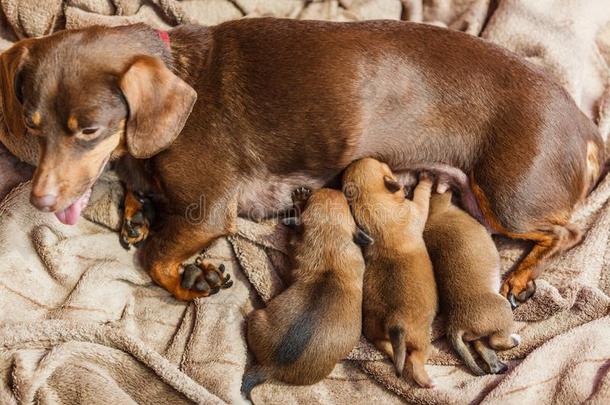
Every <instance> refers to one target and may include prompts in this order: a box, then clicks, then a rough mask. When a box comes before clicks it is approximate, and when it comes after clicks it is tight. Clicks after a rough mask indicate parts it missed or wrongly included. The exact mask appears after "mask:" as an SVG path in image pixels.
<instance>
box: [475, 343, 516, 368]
mask: <svg viewBox="0 0 610 405" xmlns="http://www.w3.org/2000/svg"><path fill="white" fill-rule="evenodd" d="M473 345H474V349H475V350H476V351H477V353H479V356H481V358H482V359H483V361H484V362H485V364H487V367H488V368H489V371H490V372H491V373H492V374H502V373H504V372H505V371H506V370H507V369H508V366H507V365H506V364H505V363H503V362H501V361H500V360H499V359H498V355H497V354H496V352H495V350H492V349H490V348H489V347H487V346H486V345H485V343H483V341H481V339H478V340H475V341H474V342H473Z"/></svg>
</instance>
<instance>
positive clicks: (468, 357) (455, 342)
mask: <svg viewBox="0 0 610 405" xmlns="http://www.w3.org/2000/svg"><path fill="white" fill-rule="evenodd" d="M447 336H448V337H449V340H450V341H451V345H452V346H453V348H454V349H455V351H456V352H457V354H458V355H459V356H460V357H461V358H462V360H463V361H464V364H466V367H468V368H469V369H470V371H472V372H473V373H474V374H476V375H485V374H486V373H485V372H484V371H483V370H482V369H481V367H479V365H478V364H477V362H476V361H475V359H474V357H472V353H471V352H470V349H469V348H468V346H467V345H466V343H465V342H464V339H463V332H449V333H448V334H447Z"/></svg>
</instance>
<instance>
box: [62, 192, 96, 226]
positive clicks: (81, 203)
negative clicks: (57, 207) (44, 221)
mask: <svg viewBox="0 0 610 405" xmlns="http://www.w3.org/2000/svg"><path fill="white" fill-rule="evenodd" d="M89 197H91V190H89V191H87V192H86V193H85V194H83V195H82V196H80V198H79V199H78V200H76V201H74V202H73V203H72V204H71V205H70V206H69V207H68V208H66V209H64V210H61V211H57V212H56V213H55V216H56V217H57V219H59V222H61V223H62V224H66V225H74V224H76V223H77V222H78V219H79V218H80V213H81V211H82V210H83V209H84V208H85V207H86V206H87V203H88V202H89Z"/></svg>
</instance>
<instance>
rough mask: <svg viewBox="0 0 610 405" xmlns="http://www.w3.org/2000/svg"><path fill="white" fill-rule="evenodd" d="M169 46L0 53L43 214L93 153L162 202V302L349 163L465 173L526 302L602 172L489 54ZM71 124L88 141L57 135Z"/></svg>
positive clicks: (280, 26)
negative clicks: (511, 253)
mask: <svg viewBox="0 0 610 405" xmlns="http://www.w3.org/2000/svg"><path fill="white" fill-rule="evenodd" d="M169 36H170V42H171V49H168V48H167V47H166V45H165V43H164V42H163V41H162V40H160V39H159V36H158V34H157V33H156V32H155V31H154V30H152V29H150V28H148V27H146V26H144V25H133V26H124V27H113V28H104V27H90V28H86V29H82V30H74V31H63V32H60V33H57V34H54V35H52V36H49V37H45V38H37V39H27V40H24V41H20V42H19V43H17V44H15V45H14V46H13V47H12V48H11V49H9V50H7V51H6V52H4V53H3V54H2V57H1V60H0V62H1V66H0V68H1V69H0V71H1V73H2V80H0V85H1V86H2V95H3V97H2V104H3V105H2V107H3V110H4V115H5V117H6V122H7V125H8V126H9V128H10V130H11V132H12V133H13V136H14V137H16V138H18V139H20V142H22V143H23V144H32V143H34V142H38V143H40V145H41V149H40V150H41V153H40V159H39V165H38V170H37V173H36V175H35V176H34V182H33V192H32V196H33V198H32V201H33V202H34V203H35V204H38V205H39V206H42V204H41V202H42V200H41V198H40V196H41V195H42V194H44V193H49V192H51V193H56V194H57V201H56V204H55V205H54V206H47V207H45V209H47V210H51V211H53V210H56V209H60V208H62V207H64V206H66V205H68V204H69V203H70V202H72V201H75V199H76V198H77V197H78V196H79V195H81V194H82V193H83V190H84V189H86V188H87V187H89V186H90V185H91V184H92V183H93V182H94V181H95V178H96V176H97V174H98V173H99V171H100V170H101V169H102V167H103V166H104V164H105V162H106V161H107V160H108V159H109V158H110V157H111V156H112V158H114V159H116V162H115V164H116V165H117V166H125V165H128V166H129V167H135V166H141V167H142V168H143V169H144V170H145V172H144V173H143V174H136V173H133V172H129V171H125V170H123V171H122V172H123V173H127V175H125V176H124V178H123V180H124V181H125V182H126V184H127V186H128V187H131V188H133V189H135V190H140V191H143V190H144V189H145V188H150V187H151V184H152V185H154V188H155V190H156V191H157V192H159V193H160V194H162V195H163V196H164V199H165V200H166V201H167V206H166V209H164V212H165V213H164V215H163V216H164V225H163V226H162V227H161V229H160V231H159V232H158V233H155V234H154V235H151V237H150V238H149V240H148V241H147V243H146V246H145V247H144V249H143V252H142V254H143V264H144V265H145V266H146V267H147V268H148V270H149V271H150V273H151V275H152V277H153V279H154V280H155V281H157V282H158V283H160V284H161V285H162V286H163V287H165V288H166V289H167V290H169V291H171V292H172V293H173V294H174V295H175V296H176V297H177V298H179V299H185V300H190V299H193V298H196V297H199V296H204V294H202V293H201V292H198V291H195V290H189V289H184V288H182V287H181V286H180V264H181V262H182V261H183V260H185V259H186V258H188V257H189V256H191V255H192V254H194V253H196V252H197V251H199V250H200V249H201V248H203V247H205V246H206V245H208V244H209V243H210V242H211V241H212V240H213V239H214V238H217V237H219V236H222V235H226V234H228V233H231V232H232V231H233V230H234V221H235V217H236V216H237V215H238V214H239V215H246V216H251V217H253V218H261V217H264V216H269V215H274V214H275V213H277V212H278V211H281V210H283V209H285V208H287V207H289V206H290V192H291V191H292V189H294V188H295V187H296V186H299V185H304V186H308V187H311V188H318V187H320V186H322V185H324V184H326V183H327V182H329V181H331V180H332V179H334V178H336V177H337V176H338V175H339V174H340V172H341V171H342V170H343V169H344V168H345V167H346V166H347V165H348V164H349V163H350V162H352V161H354V160H357V159H359V158H362V157H367V156H372V157H376V158H378V159H380V160H383V161H385V162H387V163H388V164H389V165H390V167H391V168H392V169H393V170H395V171H401V170H408V169H409V168H412V167H425V166H426V165H434V164H444V165H449V166H454V167H457V168H459V169H460V170H462V171H464V172H465V173H467V174H468V175H469V176H471V179H472V184H473V185H476V187H477V188H478V190H479V192H478V193H477V194H476V195H477V199H478V202H479V203H481V202H484V203H485V204H486V205H487V208H488V209H487V210H486V211H485V212H486V213H487V215H486V216H485V217H486V219H487V220H488V221H494V222H495V223H497V224H498V225H500V226H501V229H500V232H504V233H505V234H507V235H513V236H514V237H520V238H524V239H532V240H534V241H535V243H536V247H535V248H534V250H533V251H532V254H531V255H530V257H529V258H528V259H527V261H525V262H523V263H522V264H521V266H520V267H519V269H518V270H517V272H516V273H514V274H513V275H511V276H510V277H509V278H508V279H507V280H506V283H505V285H504V289H503V293H504V294H505V295H507V296H516V297H521V298H523V299H526V298H527V297H528V296H529V294H530V291H528V287H527V286H528V284H529V283H530V282H531V280H532V279H533V278H534V277H536V275H537V274H538V273H539V272H540V270H541V269H542V265H543V263H544V261H545V260H546V259H547V258H548V257H551V256H552V255H554V254H556V253H558V252H560V251H562V250H565V249H567V248H569V247H570V246H572V245H573V244H574V242H575V241H577V239H578V238H577V236H578V235H577V234H575V233H574V232H572V227H571V225H570V224H569V223H568V222H567V218H568V217H569V216H570V213H571V212H572V210H573V208H574V206H575V205H576V204H577V203H578V202H579V201H581V200H582V198H583V196H584V195H585V194H586V193H587V192H588V191H589V190H590V188H591V187H592V183H594V181H595V180H594V179H596V178H597V177H598V175H599V169H596V167H598V166H603V162H605V158H604V156H603V153H604V152H603V151H604V147H603V145H602V141H601V138H600V136H599V134H598V132H597V129H596V128H595V126H594V125H593V123H592V122H590V120H588V119H587V118H586V117H585V116H584V115H583V114H582V112H581V111H580V110H579V109H578V107H577V106H576V105H575V103H574V102H573V100H572V99H571V98H570V97H569V95H568V94H567V93H566V92H565V91H564V90H563V89H562V88H561V86H560V85H559V84H557V83H556V82H555V81H553V80H552V79H551V78H549V77H548V76H547V75H546V74H545V73H544V72H543V71H542V70H541V69H539V68H537V67H535V66H533V65H531V64H529V63H527V62H524V61H522V60H521V59H519V58H518V57H517V56H515V55H513V54H511V53H510V52H508V51H506V50H503V49H501V48H499V47H497V46H494V45H493V44H491V43H489V42H486V41H483V40H480V39H478V38H474V37H471V36H469V35H465V34H462V33H459V32H454V31H450V30H444V29H440V28H436V27H431V26H426V25H421V24H411V23H404V22H392V21H370V22H361V23H331V22H322V21H293V20H277V19H268V18H265V19H243V20H239V21H231V22H227V23H223V24H220V25H218V26H215V27H198V26H184V27H178V28H175V29H173V30H171V31H170V32H169ZM295 44H298V45H295ZM431 49H434V52H430V50H431ZM127 76H132V78H133V86H131V87H130V85H129V84H128V83H127V81H126V79H125V77H127ZM130 83H131V80H130ZM83 89H86V91H83ZM193 91H194V92H193ZM195 93H196V94H197V100H196V102H195V104H194V105H193V106H192V113H191V114H190V116H189V114H188V113H189V111H190V106H191V105H190V103H191V102H192V100H193V95H194V94H195ZM134 94H135V96H134ZM143 100H149V101H150V100H152V102H150V103H147V102H142V101H143ZM170 101H171V103H170ZM35 112H38V113H39V114H40V125H39V126H38V127H37V128H32V129H31V130H29V131H28V132H27V133H26V131H25V126H24V121H26V122H30V121H32V120H31V118H32V114H34V113H35ZM72 114H73V115H74V116H75V118H76V120H77V123H78V124H79V126H83V128H84V127H85V126H92V125H93V126H97V127H100V128H101V130H100V131H99V132H98V133H97V135H95V136H94V137H93V139H81V138H83V137H82V136H81V135H82V134H80V133H78V132H77V133H73V134H69V133H68V132H67V131H68V128H67V126H66V123H67V120H68V117H69V116H70V115H72ZM187 117H188V119H187ZM125 119H126V120H127V121H126V127H125V129H124V130H123V129H121V128H120V126H119V123H120V122H121V121H122V120H125ZM134 120H136V121H137V122H136V121H134ZM142 120H144V121H142ZM32 123H33V122H32ZM182 124H184V128H182ZM80 129H82V128H80ZM149 131H150V132H149ZM117 133H118V134H119V135H120V136H117V135H114V134H117ZM177 133H179V134H180V135H179V136H177ZM146 136H148V138H146ZM85 138H86V137H85ZM172 140H173V143H172ZM113 148H114V150H112V149H113ZM164 148H167V149H164ZM157 152H159V153H157ZM516 156H518V157H519V158H518V160H516V159H515V157H516ZM134 157H137V158H142V157H147V158H149V159H145V162H146V163H145V164H141V165H139V164H136V165H134V164H132V163H130V162H131V161H133V160H136V159H134ZM193 213H195V215H193ZM188 218H190V219H188ZM558 218H560V219H561V220H559V221H558V220H557V219H558ZM541 235H543V236H544V237H541ZM569 235H574V237H570V236H569ZM532 236H533V237H532Z"/></svg>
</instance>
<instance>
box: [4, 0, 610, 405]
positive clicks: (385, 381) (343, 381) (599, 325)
mask: <svg viewBox="0 0 610 405" xmlns="http://www.w3.org/2000/svg"><path fill="white" fill-rule="evenodd" d="M403 3H404V4H403ZM424 3H425V4H422V2H421V0H420V1H409V0H403V1H402V2H401V1H399V0H377V1H373V0H370V1H369V0H341V1H339V0H329V1H313V2H311V1H300V0H232V1H228V0H205V1H194V0H186V1H182V2H176V1H172V0H152V1H143V0H112V1H111V0H101V1H95V0H71V1H67V2H64V3H62V2H60V1H58V0H54V1H49V2H45V4H44V6H41V2H38V1H36V0H0V6H1V8H2V15H1V17H0V23H2V27H1V29H0V37H1V38H2V39H0V45H4V46H7V45H9V44H10V42H12V41H15V40H16V39H17V38H21V37H26V36H37V35H44V34H48V33H51V32H52V31H54V30H56V29H59V28H63V27H69V28H73V27H80V26H86V25H89V24H92V23H102V24H124V23H128V22H135V21H145V22H148V23H150V24H152V25H155V26H157V27H168V26H170V25H174V24H177V23H180V22H187V21H194V22H200V23H204V24H215V23H218V22H221V21H225V20H229V19H234V18H239V17H241V16H243V15H248V16H260V15H276V16H282V17H292V18H323V19H333V20H342V21H346V20H357V19H367V18H393V19H398V18H401V16H402V17H403V18H410V19H413V20H416V21H421V20H423V21H426V22H430V23H434V24H438V25H447V26H449V27H451V28H453V29H461V30H465V31H467V32H469V33H471V34H473V35H481V36H483V37H485V38H486V39H488V40H491V41H494V42H497V43H499V44H501V45H504V46H506V47H508V48H510V49H512V50H514V51H516V52H518V53H520V54H522V55H523V56H525V57H528V58H529V59H530V60H532V61H534V62H535V63H539V64H541V65H543V66H546V67H547V68H548V69H549V72H550V73H551V74H554V75H555V76H556V77H557V79H558V80H560V81H561V83H562V84H564V86H566V88H567V89H568V90H569V91H570V93H571V94H572V96H573V97H574V98H575V100H576V101H577V102H578V104H579V105H580V106H581V108H582V109H583V111H585V113H587V114H588V115H589V116H590V117H591V118H592V119H593V120H594V121H595V122H596V123H597V124H598V125H599V127H600V129H601V130H602V133H603V134H604V135H607V134H608V131H610V86H609V76H610V72H609V70H608V63H609V61H610V25H609V24H608V22H609V21H610V7H608V4H607V0H589V1H586V2H584V1H576V0H541V1H536V2H533V1H527V0H505V1H499V2H490V0H461V1H458V0H455V1H450V0H442V1H425V2H424ZM496 3H498V4H496ZM490 4H493V6H490ZM2 41H4V42H2ZM431 51H432V50H431ZM0 141H2V143H4V144H5V145H6V146H7V148H8V149H9V150H11V151H12V152H13V153H14V154H15V155H17V156H18V157H20V158H21V159H23V160H25V161H30V162H33V161H35V160H36V159H35V156H32V153H31V152H30V151H31V150H32V149H31V148H30V147H29V145H25V144H24V142H23V141H21V140H19V141H16V140H15V139H14V138H12V137H10V136H9V135H7V134H6V133H2V132H0ZM0 159H2V157H1V155H0ZM0 163H2V162H0ZM9 166H10V167H14V166H15V165H14V164H10V165H6V164H5V166H0V167H1V168H4V167H6V168H7V169H8V168H9ZM21 169H22V168H21ZM0 174H2V173H0ZM0 180H2V179H1V178H0ZM28 187H29V186H28V184H24V185H22V186H19V187H17V188H16V189H15V190H13V192H12V193H11V194H10V195H9V197H8V198H6V199H5V200H4V201H3V202H2V203H1V204H0V308H1V310H2V312H1V313H0V403H3V404H4V403H7V404H12V403H32V402H40V403H80V402H82V403H121V404H122V403H133V402H134V401H136V402H139V403H184V402H188V401H194V402H199V403H214V402H223V401H224V402H230V403H234V402H241V401H242V400H243V399H242V398H241V396H240V393H239V387H240V384H241V377H242V374H243V371H244V369H245V368H246V367H248V366H249V356H248V353H247V347H246V344H245V340H244V317H245V315H246V314H247V313H248V312H249V311H251V310H252V308H253V307H256V306H260V305H263V303H264V302H265V301H267V300H268V299H269V298H271V297H273V296H274V295H275V294H277V293H278V292H280V291H281V290H282V289H283V288H284V287H285V284H284V282H283V281H282V279H283V276H284V275H285V274H286V272H287V270H288V269H287V266H286V256H285V234H284V233H283V231H282V228H281V227H279V226H276V224H274V223H262V224H255V223H252V222H249V221H246V220H240V221H239V227H238V228H239V233H238V234H237V235H235V236H233V237H231V238H228V239H223V240H219V241H218V242H217V243H215V244H214V245H213V246H212V247H210V248H209V249H207V250H206V252H204V253H203V254H204V255H205V256H206V257H208V258H210V259H211V260H213V261H216V262H223V263H225V264H226V265H227V267H228V270H229V271H230V272H231V274H232V276H233V278H234V279H235V280H236V283H235V285H234V286H233V287H232V288H231V289H229V290H225V291H222V292H221V293H220V294H218V295H216V296H214V297H211V298H207V299H201V300H198V301H196V302H194V303H191V304H184V303H179V302H177V301H175V300H174V299H173V298H171V296H170V295H169V294H168V293H167V292H165V291H164V290H162V289H161V288H159V287H157V286H155V285H154V283H152V281H151V280H150V278H149V277H148V275H147V274H146V273H145V272H144V271H143V270H142V269H141V268H140V267H139V266H138V265H137V263H136V262H135V261H134V253H133V251H132V252H126V251H124V250H123V249H122V248H121V247H120V245H119V243H118V237H117V235H116V233H115V232H114V231H112V229H116V228H117V226H118V223H119V212H118V209H117V201H119V200H120V198H121V195H122V190H121V188H120V186H118V184H117V182H116V179H115V178H113V177H112V175H111V174H109V175H107V176H105V177H104V178H103V179H101V180H100V181H99V182H98V183H97V184H96V187H95V190H94V195H93V197H92V204H91V205H90V207H89V208H88V210H87V212H86V215H87V217H88V218H89V219H91V220H92V221H93V222H91V221H86V220H83V221H81V222H80V223H79V224H78V225H77V226H75V227H67V226H63V225H61V224H59V223H58V222H57V221H56V220H55V218H54V217H53V216H51V215H47V214H43V213H40V212H37V211H35V210H34V209H32V207H31V206H30V204H29V203H28ZM1 188H2V184H0V189H1ZM609 198H610V179H606V180H605V181H604V182H602V184H601V185H600V186H599V188H598V189H597V190H596V191H595V192H594V193H593V194H592V195H591V196H590V198H589V199H588V200H587V203H586V204H585V205H584V206H583V207H581V208H580V209H579V210H578V212H577V213H576V214H575V220H577V221H578V222H581V223H582V224H583V225H584V226H585V227H586V228H587V229H588V231H587V235H586V238H585V241H584V243H583V244H582V245H581V246H579V247H577V248H575V249H573V250H572V251H570V252H568V253H566V254H564V255H563V256H562V257H560V258H558V259H556V260H555V261H553V262H552V263H551V266H550V267H549V269H548V270H547V271H546V272H545V273H544V274H543V275H542V278H541V279H540V280H539V282H538V292H537V294H536V295H535V297H534V298H533V300H531V301H530V302H528V303H527V304H525V305H523V306H522V307H519V308H518V309H517V311H515V317H516V319H517V320H518V321H519V323H518V324H519V333H521V335H522V337H523V343H522V345H521V346H519V347H518V348H516V349H514V350H512V351H509V352H506V353H504V354H503V358H505V359H507V360H509V364H510V370H509V372H508V373H507V374H506V375H501V376H487V377H474V376H471V375H470V374H469V373H468V372H467V371H465V369H464V368H463V367H461V366H459V362H458V361H457V359H456V358H455V357H454V356H453V354H452V353H451V351H450V350H449V349H448V348H447V345H446V343H445V341H444V339H442V338H440V334H441V333H440V332H441V330H442V320H440V319H439V320H438V322H437V324H436V326H435V330H434V334H433V335H434V348H435V350H434V353H433V355H432V357H431V359H430V366H429V369H430V373H431V375H432V376H433V377H434V378H435V379H436V380H437V383H438V384H437V385H438V388H436V389H434V390H424V389H420V388H415V387H414V386H413V385H412V384H411V383H410V382H409V381H406V380H399V379H397V378H396V377H394V375H393V372H392V369H391V366H390V363H389V362H388V361H387V360H385V359H383V357H382V356H381V355H380V354H379V353H378V352H377V351H375V350H374V349H373V348H371V347H370V346H369V345H367V344H366V343H364V342H363V343H362V344H361V345H360V346H359V347H357V348H356V349H355V350H354V351H353V352H352V353H351V354H350V356H349V359H350V360H346V361H344V362H342V363H341V364H339V365H338V366H337V367H336V368H335V370H334V371H333V373H332V374H331V375H330V376H329V377H328V378H327V379H325V380H324V381H322V382H320V383H318V384H316V385H314V386H311V387H287V386H284V385H282V384H279V383H266V384H263V385H261V386H259V387H257V388H255V389H254V390H253V392H252V395H253V399H254V402H256V403H278V402H282V403H284V402H286V403H305V402H318V403H327V404H330V403H349V402H358V403H360V402H370V401H372V400H376V401H384V402H388V403H393V402H400V401H401V400H402V401H404V400H408V401H409V402H416V403H465V402H476V403H481V402H484V403H504V402H508V401H511V402H514V403H525V402H526V401H527V402H534V401H536V403H566V404H571V403H580V402H583V401H585V400H589V401H590V402H592V403H607V402H608V401H609V400H610V375H609V372H610V339H609V338H608V337H609V336H610V272H609V271H608V268H609V267H610V248H609V246H610V244H609V243H608V239H609V237H610V204H609V203H608V199H609ZM96 223H97V224H96ZM98 224H102V225H98ZM498 244H499V246H500V249H501V254H502V258H503V270H504V271H506V270H507V269H509V268H510V266H511V265H512V264H513V263H514V262H515V261H516V260H517V259H518V257H519V256H520V255H521V254H522V252H523V246H519V245H518V244H515V243H513V242H508V241H505V240H498Z"/></svg>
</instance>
